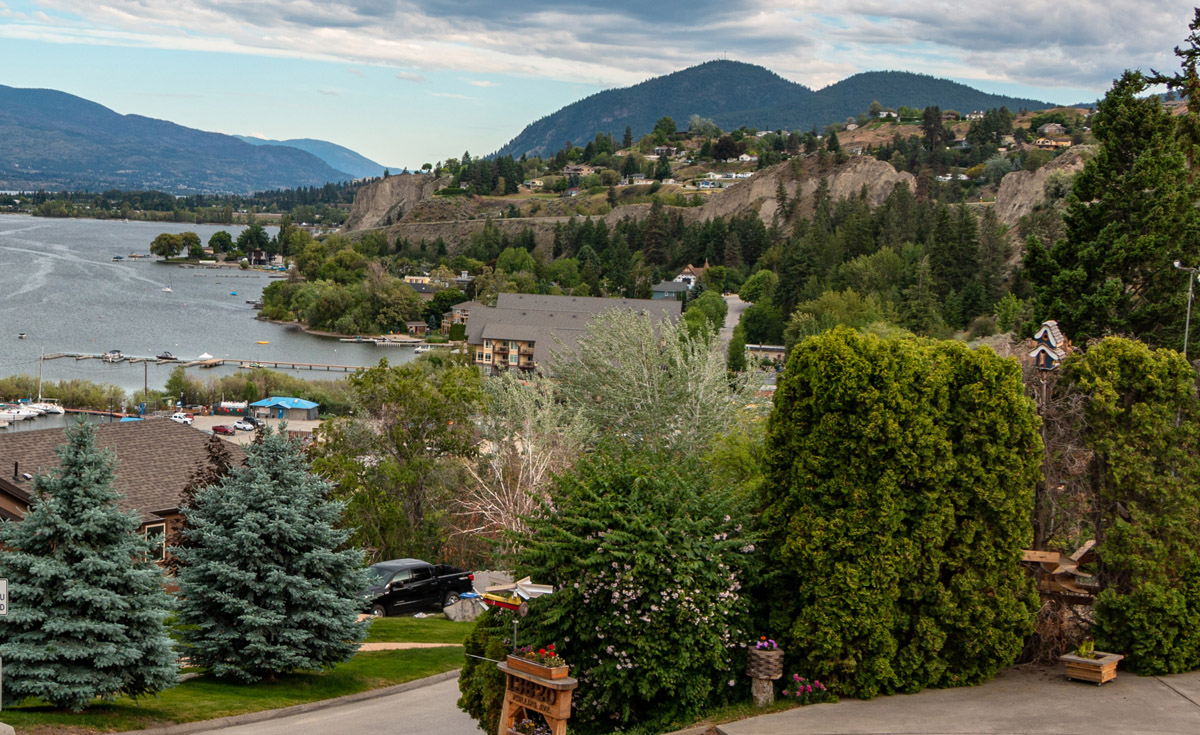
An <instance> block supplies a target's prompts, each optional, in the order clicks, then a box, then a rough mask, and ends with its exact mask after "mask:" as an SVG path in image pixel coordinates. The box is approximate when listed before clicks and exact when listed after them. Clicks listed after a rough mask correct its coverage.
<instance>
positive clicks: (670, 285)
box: [650, 281, 692, 301]
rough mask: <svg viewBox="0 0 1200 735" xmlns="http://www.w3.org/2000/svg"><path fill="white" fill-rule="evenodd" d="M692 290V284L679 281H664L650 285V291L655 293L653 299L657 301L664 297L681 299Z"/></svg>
mask: <svg viewBox="0 0 1200 735" xmlns="http://www.w3.org/2000/svg"><path fill="white" fill-rule="evenodd" d="M690 290H692V287H691V285H690V284H687V283H681V282H679V281H663V282H662V283H657V284H655V285H654V286H651V287H650V293H651V294H653V295H652V296H651V299H653V300H655V301H659V300H662V299H677V300H681V299H683V298H684V294H686V293H687V292H688V291H690Z"/></svg>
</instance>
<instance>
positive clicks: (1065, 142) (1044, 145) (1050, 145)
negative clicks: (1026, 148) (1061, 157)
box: [1033, 138, 1071, 151]
mask: <svg viewBox="0 0 1200 735" xmlns="http://www.w3.org/2000/svg"><path fill="white" fill-rule="evenodd" d="M1033 144H1034V145H1035V146H1037V147H1038V148H1041V149H1042V150H1047V151H1052V150H1055V149H1057V148H1070V147H1071V141H1070V140H1069V139H1066V138H1061V139H1060V138H1038V139H1037V140H1036V141H1034V143H1033Z"/></svg>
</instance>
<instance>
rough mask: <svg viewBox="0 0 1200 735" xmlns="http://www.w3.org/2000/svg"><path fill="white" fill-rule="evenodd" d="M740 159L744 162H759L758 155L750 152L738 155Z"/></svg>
mask: <svg viewBox="0 0 1200 735" xmlns="http://www.w3.org/2000/svg"><path fill="white" fill-rule="evenodd" d="M738 161H740V162H742V163H758V156H752V155H750V154H749V153H743V154H742V155H740V156H738Z"/></svg>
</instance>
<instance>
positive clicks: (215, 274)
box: [0, 215, 415, 398]
mask: <svg viewBox="0 0 1200 735" xmlns="http://www.w3.org/2000/svg"><path fill="white" fill-rule="evenodd" d="M242 229H243V228H242V227H237V226H222V225H187V224H175V223H164V222H121V221H111V220H108V221H102V220H86V219H43V218H37V217H26V216H19V215H0V375H19V374H26V375H35V376H36V375H37V371H38V356H39V354H40V353H41V351H42V350H43V349H44V350H45V352H46V354H48V355H49V354H54V353H57V352H83V353H95V354H100V353H102V352H104V351H106V350H120V351H121V352H122V353H124V354H126V355H132V356H150V357H152V356H154V355H158V354H159V353H161V352H163V351H164V350H165V351H168V352H171V353H172V354H174V355H175V356H176V357H178V358H180V359H181V360H190V359H195V358H196V357H198V356H199V355H200V354H202V353H205V352H207V353H209V354H211V355H213V356H214V357H229V358H234V359H244V360H257V361H262V362H266V361H270V360H287V361H291V362H305V363H319V364H336V365H356V366H366V365H374V364H375V363H377V362H378V361H379V359H380V358H381V357H386V358H388V360H389V361H390V362H392V363H393V364H395V363H402V362H408V361H410V360H412V359H414V357H415V355H414V353H413V351H412V348H411V347H376V346H374V345H359V344H347V343H344V342H338V341H337V340H336V339H331V338H324V337H316V336H313V335H309V334H305V333H304V332H302V331H300V330H298V329H296V328H294V327H287V326H282V325H278V324H271V323H269V322H262V321H258V320H256V319H255V318H254V315H255V313H256V312H255V310H254V308H253V307H251V306H250V304H247V303H246V302H247V301H256V300H258V298H259V297H260V296H261V295H262V290H263V288H265V287H266V286H267V285H268V284H269V283H271V279H270V276H269V274H268V273H266V272H264V271H241V270H238V269H234V268H220V269H209V268H186V267H180V266H168V265H165V264H160V263H156V262H155V259H154V258H148V259H146V260H137V261H131V260H128V259H126V260H125V261H122V262H113V261H112V258H113V256H114V255H121V256H125V257H126V258H128V256H129V254H130V253H148V252H149V251H150V241H151V240H153V239H154V237H155V236H156V235H158V234H159V233H161V232H185V231H189V230H190V231H194V232H196V233H197V234H198V235H200V239H201V240H202V241H203V242H206V243H207V242H208V238H209V237H210V236H212V234H213V233H214V232H216V231H218V230H227V231H229V233H230V234H231V235H233V236H234V237H235V238H236V237H237V235H238V233H239V232H240V231H241V230H242ZM164 286H169V287H170V288H171V289H172V293H166V292H164V291H163V290H162V288H163V287H164ZM235 293H236V295H234V294H235ZM20 332H25V333H26V335H27V337H26V339H23V340H22V339H18V338H17V335H18V334H19V333H20ZM259 340H264V341H267V342H269V344H265V345H261V344H257V342H258V341H259ZM146 371H147V372H146V380H147V381H148V383H149V386H150V387H151V388H162V387H163V386H164V385H165V384H166V381H167V378H168V377H169V375H170V371H171V366H170V365H161V366H160V365H155V364H153V363H151V364H149V365H148V367H147V368H146ZM190 372H191V373H192V374H193V375H196V376H198V377H209V376H215V375H223V374H230V373H232V372H234V368H229V367H221V368H213V369H199V368H192V369H191V371H190ZM42 374H43V378H44V379H46V380H62V379H71V378H79V379H84V380H91V381H95V382H100V383H113V384H115V385H119V386H120V387H122V388H124V389H125V390H126V391H127V392H129V393H132V392H133V391H136V390H140V389H141V388H142V382H143V366H142V365H141V364H136V365H130V364H129V363H128V362H123V363H117V364H107V363H102V362H100V361H99V360H94V359H93V360H78V361H77V360H75V359H74V358H59V359H56V360H46V361H45V363H44V367H43V372H42ZM293 374H296V375H298V376H300V377H307V378H319V379H331V378H338V377H345V376H346V375H347V373H344V372H325V371H323V370H318V371H309V370H307V369H303V370H297V371H295V372H294V373H293ZM9 398H12V396H9Z"/></svg>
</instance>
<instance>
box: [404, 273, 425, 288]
mask: <svg viewBox="0 0 1200 735" xmlns="http://www.w3.org/2000/svg"><path fill="white" fill-rule="evenodd" d="M404 282H405V283H407V284H408V285H410V286H411V285H412V284H414V283H429V276H428V275H423V276H405V277H404Z"/></svg>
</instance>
